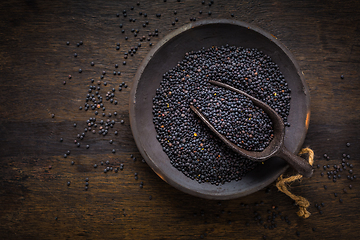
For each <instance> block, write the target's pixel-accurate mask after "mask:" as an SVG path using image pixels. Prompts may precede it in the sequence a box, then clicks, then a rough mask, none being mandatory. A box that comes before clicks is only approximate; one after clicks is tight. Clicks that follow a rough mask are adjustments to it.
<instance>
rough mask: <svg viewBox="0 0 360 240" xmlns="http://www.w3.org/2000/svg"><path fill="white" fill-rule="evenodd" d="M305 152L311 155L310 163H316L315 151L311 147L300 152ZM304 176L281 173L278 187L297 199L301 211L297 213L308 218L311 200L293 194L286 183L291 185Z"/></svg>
mask: <svg viewBox="0 0 360 240" xmlns="http://www.w3.org/2000/svg"><path fill="white" fill-rule="evenodd" d="M305 153H307V154H308V155H309V163H310V165H311V166H312V165H313V163H314V151H313V150H311V149H310V148H303V149H301V151H300V152H299V155H302V154H305ZM302 177H303V176H302V175H300V174H297V175H295V176H291V177H288V178H283V174H281V175H280V177H279V178H278V179H277V182H276V187H277V188H278V190H279V191H281V192H283V193H285V194H286V195H288V196H289V197H290V198H291V199H293V200H294V201H295V203H296V205H298V206H299V211H298V212H297V215H298V216H299V217H303V218H308V217H310V215H311V213H310V212H309V211H308V210H306V209H307V208H308V207H309V206H310V203H309V201H308V200H307V199H306V198H304V197H301V196H296V195H294V194H292V193H291V192H290V191H289V190H288V187H287V185H286V184H288V185H290V183H292V182H294V181H296V180H300V179H301V178H302Z"/></svg>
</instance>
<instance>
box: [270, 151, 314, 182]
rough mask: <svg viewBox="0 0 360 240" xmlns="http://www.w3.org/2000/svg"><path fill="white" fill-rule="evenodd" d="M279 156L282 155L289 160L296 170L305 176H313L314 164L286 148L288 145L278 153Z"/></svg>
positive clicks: (281, 156)
mask: <svg viewBox="0 0 360 240" xmlns="http://www.w3.org/2000/svg"><path fill="white" fill-rule="evenodd" d="M276 156H277V157H280V158H282V159H284V160H285V161H287V163H288V164H289V165H290V166H292V167H293V168H294V169H295V170H296V171H298V172H299V173H300V174H301V175H303V176H304V177H307V178H309V177H311V176H312V174H313V168H312V166H311V165H310V164H309V163H308V162H307V161H306V160H305V159H303V158H302V157H299V156H297V155H295V154H293V153H291V152H289V150H287V149H286V147H284V146H283V147H282V148H280V149H279V151H278V152H277V154H276Z"/></svg>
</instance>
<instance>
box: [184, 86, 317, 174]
mask: <svg viewBox="0 0 360 240" xmlns="http://www.w3.org/2000/svg"><path fill="white" fill-rule="evenodd" d="M209 82H210V83H211V84H214V85H217V86H220V87H223V88H226V89H228V90H231V91H234V92H237V93H239V94H242V95H244V96H246V97H248V98H250V99H251V101H252V102H253V103H254V105H255V106H258V107H259V108H261V109H263V110H264V112H265V113H266V114H267V115H268V116H269V117H270V119H271V121H272V123H273V130H274V138H273V139H272V140H271V142H270V144H269V146H267V147H266V148H265V149H264V150H263V151H261V152H255V151H247V150H245V149H242V148H240V147H238V146H237V145H236V144H235V143H233V142H231V141H229V140H228V139H227V138H226V137H225V136H224V135H222V134H220V133H219V132H218V131H217V130H216V129H215V128H214V126H213V125H211V123H210V122H209V121H208V120H207V119H206V118H205V116H204V115H203V114H202V113H201V112H199V111H198V110H197V108H196V107H194V106H193V105H190V108H191V110H193V111H194V112H195V113H196V115H198V116H199V117H200V119H201V120H202V121H203V122H204V123H205V124H206V125H207V126H208V127H209V128H210V129H211V131H213V132H214V133H215V134H216V136H218V137H219V138H220V139H221V140H222V141H223V142H224V143H225V144H226V145H227V146H228V147H230V148H231V149H232V150H233V151H235V152H237V153H239V154H240V155H242V156H244V157H246V158H248V159H251V160H254V161H259V162H262V161H265V160H267V159H269V158H271V157H279V158H282V159H284V160H285V161H287V162H288V164H290V166H292V167H293V168H294V169H295V170H296V171H298V172H299V173H300V174H301V175H303V176H304V177H311V176H312V174H313V169H312V166H311V165H310V164H309V163H308V162H307V161H306V160H305V159H303V158H301V157H299V156H297V155H295V154H293V153H291V152H289V150H287V149H286V147H285V145H284V135H285V126H284V123H283V121H282V118H281V117H280V116H279V114H277V112H275V111H274V110H273V109H272V108H271V107H270V106H269V105H267V104H265V103H263V102H262V101H260V100H259V99H256V98H254V97H252V96H250V95H249V94H247V93H245V92H243V91H241V90H239V89H236V88H234V87H232V86H230V85H227V84H224V83H221V82H217V81H209Z"/></svg>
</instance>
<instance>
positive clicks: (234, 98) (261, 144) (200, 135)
mask: <svg viewBox="0 0 360 240" xmlns="http://www.w3.org/2000/svg"><path fill="white" fill-rule="evenodd" d="M244 69H245V70H244ZM269 72H271V74H270V73H269ZM207 80H216V81H221V82H224V83H227V84H229V85H232V86H234V87H236V88H238V89H242V90H244V91H246V92H248V93H249V94H250V95H253V96H255V97H257V98H258V99H260V100H262V101H263V102H266V103H267V104H269V105H270V106H271V107H273V108H274V109H275V110H276V111H277V112H278V113H279V114H280V115H281V116H282V117H283V119H284V122H287V116H288V114H289V109H290V90H289V89H288V88H287V83H286V81H285V79H284V77H283V75H282V74H281V72H280V71H279V68H278V66H277V65H276V64H275V63H273V62H272V61H271V59H270V57H268V56H266V55H264V54H263V53H262V52H260V51H258V50H256V49H246V48H241V47H232V46H221V47H215V46H213V47H211V48H210V49H205V48H203V49H201V50H200V51H197V52H189V53H187V54H186V55H185V57H184V59H183V60H182V61H180V62H179V63H178V64H177V66H175V67H174V68H173V69H170V70H169V71H168V72H167V73H165V74H164V75H163V80H162V82H161V84H160V88H159V89H157V92H156V95H155V97H154V99H153V122H154V125H155V129H156V131H157V133H158V136H157V139H158V141H159V142H160V143H161V145H162V147H163V150H164V151H165V153H167V155H168V156H169V159H170V162H171V164H172V165H173V166H174V167H175V168H177V169H178V170H179V171H181V172H183V173H184V174H185V175H186V176H188V177H190V178H191V179H193V180H196V181H198V182H199V183H203V182H210V183H212V184H217V185H218V184H223V183H225V182H228V181H231V180H240V179H241V178H242V176H244V175H245V174H246V172H248V171H250V170H251V169H253V168H254V167H255V166H256V163H254V162H253V161H251V160H247V159H244V158H241V157H239V156H238V155H236V154H235V153H233V152H232V151H231V150H230V149H228V148H227V147H226V146H225V145H224V144H223V143H222V142H221V141H220V140H219V139H217V138H216V137H214V136H213V135H212V133H211V132H210V130H209V129H208V128H207V127H206V126H205V125H204V124H202V123H201V122H200V120H199V119H198V118H197V117H196V116H195V115H194V114H193V112H192V111H190V109H189V105H190V103H191V104H193V105H194V106H195V107H197V108H198V109H199V110H200V111H202V113H203V114H204V115H205V116H206V117H207V118H208V120H209V121H210V122H212V124H213V125H214V126H215V127H216V128H217V130H218V131H222V133H223V134H224V135H225V136H226V137H228V138H229V139H230V140H231V141H234V142H236V141H238V140H239V139H241V138H240V136H241V134H238V132H239V131H240V132H242V135H243V136H242V138H243V139H241V140H240V141H239V142H236V143H237V144H239V145H240V146H241V147H243V148H247V149H248V150H256V151H262V150H263V149H264V148H265V147H266V146H267V145H268V144H269V142H270V141H271V139H272V137H273V135H272V123H271V120H270V119H269V118H268V116H267V115H266V114H264V113H263V112H262V111H260V109H258V108H256V107H255V106H254V105H253V104H252V102H251V101H250V100H249V99H246V98H245V97H244V96H242V95H238V94H234V93H233V92H230V91H227V90H224V89H223V88H220V87H215V86H213V85H211V84H209V83H208V82H207ZM261 88H262V89H263V90H262V89H261ZM200 89H201V90H200ZM275 99H276V100H275ZM239 104H242V105H241V106H240V107H238V106H239ZM242 108H243V109H242ZM237 109H242V110H243V111H242V112H241V110H239V111H238V110H237ZM220 110H221V111H220ZM244 120H245V121H244ZM236 121H237V124H238V125H237V126H236V128H237V129H236V128H235V127H234V125H236V124H233V123H234V122H235V123H236ZM173 124H174V125H173ZM242 125H243V126H242ZM175 126H177V127H175ZM259 130H260V132H257V131H259ZM259 133H260V134H259ZM236 134H238V135H236ZM259 135H260V138H259ZM226 159H232V161H227V160H226Z"/></svg>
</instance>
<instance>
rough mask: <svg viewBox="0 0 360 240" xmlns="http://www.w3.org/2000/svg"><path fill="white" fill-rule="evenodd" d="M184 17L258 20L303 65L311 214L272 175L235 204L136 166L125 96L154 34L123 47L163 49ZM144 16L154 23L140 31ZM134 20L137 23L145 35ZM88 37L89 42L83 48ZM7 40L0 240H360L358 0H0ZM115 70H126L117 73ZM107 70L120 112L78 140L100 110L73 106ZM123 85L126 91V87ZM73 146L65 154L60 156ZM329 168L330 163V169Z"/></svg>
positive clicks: (1, 31)
mask: <svg viewBox="0 0 360 240" xmlns="http://www.w3.org/2000/svg"><path fill="white" fill-rule="evenodd" d="M132 6H133V7H134V9H133V10H131V7H132ZM123 10H126V13H127V17H124V16H123ZM200 10H201V11H202V12H203V13H202V14H199V11H200ZM174 11H177V15H174V13H173V12H174ZM209 11H211V13H212V14H211V15H209V14H208V12H209ZM139 12H142V16H140V15H139ZM117 13H119V15H120V16H119V17H117V16H116V14H117ZM145 13H147V17H146V18H145V17H144V14H145ZM157 13H159V14H161V17H156V14H157ZM231 14H233V16H231ZM130 18H132V19H136V21H135V22H130V21H129V19H130ZM175 18H178V22H175ZM190 18H196V20H201V19H212V18H229V19H236V20H240V21H244V22H248V23H252V24H254V25H256V26H258V27H261V28H263V29H265V30H266V31H268V32H270V33H271V34H273V35H274V36H276V37H277V38H278V39H279V40H280V41H282V42H283V43H284V44H285V45H286V46H287V47H288V48H289V49H290V51H291V52H292V53H293V54H294V56H295V58H296V59H297V61H298V62H299V65H300V68H301V70H302V71H303V73H304V75H305V79H306V82H307V84H308V85H309V88H310V92H311V122H310V128H309V131H308V134H307V137H306V140H305V143H304V147H305V146H306V147H310V148H311V149H313V150H314V152H315V166H316V165H318V164H319V165H320V169H318V168H317V167H315V168H316V170H315V173H314V176H313V177H312V178H311V179H304V180H303V181H301V182H296V183H294V184H292V188H291V191H292V192H293V193H295V194H298V195H301V196H303V197H305V198H307V199H308V200H309V201H310V203H311V206H310V207H309V211H310V212H311V213H312V215H311V216H310V218H308V219H302V218H299V217H298V216H297V215H296V211H297V210H298V208H297V206H295V205H294V204H293V201H292V200H291V199H290V198H289V197H287V196H286V195H284V194H283V193H281V192H278V191H277V189H276V187H275V185H274V184H272V185H270V186H269V187H268V188H266V189H263V190H261V191H259V192H257V193H254V194H252V195H250V196H247V197H244V198H241V199H235V200H229V201H212V200H204V199H200V198H195V197H192V196H190V195H187V194H184V193H182V192H180V191H178V190H176V189H175V188H173V187H171V186H170V185H168V184H167V183H165V182H164V181H162V180H161V179H160V178H159V177H158V176H157V175H156V174H155V173H154V172H153V171H152V170H151V169H150V168H149V167H148V166H147V164H146V163H144V162H142V157H141V155H140V153H139V152H138V150H137V147H136V145H135V142H134V140H133V137H132V134H131V129H130V125H129V114H128V107H129V103H128V99H129V93H130V89H131V87H132V79H133V77H134V75H135V72H136V70H137V67H138V66H139V65H140V63H141V61H142V59H143V58H144V57H145V56H146V54H147V52H148V51H149V50H150V49H151V47H150V46H149V41H147V39H145V41H143V42H142V46H141V48H139V50H138V51H137V53H136V54H135V55H134V56H129V57H128V58H127V59H126V60H125V59H124V53H125V52H126V51H128V49H130V48H131V47H135V46H137V44H138V43H139V42H140V41H139V37H142V36H143V35H144V36H146V38H147V37H148V33H154V32H155V29H158V36H151V37H150V42H151V43H153V44H156V43H157V42H158V41H159V40H160V39H161V38H162V37H164V36H165V35H166V34H168V33H170V32H171V31H172V30H174V29H176V28H178V27H180V26H182V25H184V24H187V23H189V22H190ZM145 21H149V24H148V25H147V26H146V27H143V24H144V23H145ZM172 22H175V25H172ZM120 23H123V28H122V29H124V30H125V33H124V34H123V33H121V29H120V28H119V24H120ZM132 28H134V29H138V30H139V33H138V36H137V37H134V33H133V32H131V29H132ZM125 36H127V37H128V40H125ZM67 41H69V42H70V45H67V44H66V42H67ZM80 41H82V42H83V45H80V46H79V47H77V43H80ZM0 43H1V44H0V73H1V76H0V79H1V86H0V88H1V94H0V100H1V105H0V136H1V139H0V143H1V152H0V161H1V167H0V179H1V180H0V182H1V187H0V238H1V239H200V238H204V239H263V238H264V236H265V238H267V239H293V238H294V239H324V238H327V239H358V232H357V229H358V227H359V226H360V218H359V216H360V214H359V204H360V184H359V182H360V179H356V180H353V181H351V180H349V179H347V175H351V176H354V175H356V174H357V173H359V169H360V163H359V160H358V158H359V156H360V150H359V146H360V137H359V136H360V104H359V102H360V95H359V93H360V92H359V90H360V81H359V73H360V71H359V69H360V4H359V1H356V0H347V1H316V0H315V1H314V0H308V1H285V0H279V1H266V2H264V1H259V0H255V1H237V0H232V1H219V0H215V1H214V3H213V4H212V5H211V6H209V0H207V1H205V4H204V5H203V4H202V1H201V0H196V1H195V0H194V1H191V0H181V1H175V0H168V1H163V0H157V1H140V5H137V1H136V0H134V1H128V0H127V1H80V0H79V1H56V2H54V1H36V0H27V1H20V0H18V1H17V0H12V1H5V2H4V1H3V2H2V3H0ZM116 43H120V44H121V46H120V50H116ZM75 53H77V55H78V56H77V57H74V54H75ZM123 61H126V65H123ZM91 62H94V66H91V64H90V63H91ZM115 64H118V65H119V67H118V68H115V67H114V66H115ZM79 68H81V69H82V73H79V72H78V71H79ZM114 70H116V74H117V71H121V75H113V71H114ZM102 71H106V75H105V76H104V79H103V80H102V81H103V82H104V81H107V83H108V85H107V86H103V85H102V89H101V91H103V92H104V93H105V92H106V90H107V91H109V90H111V88H112V87H114V88H115V89H116V92H115V99H117V101H118V104H117V105H114V104H109V103H107V102H106V104H105V106H106V111H105V112H106V113H108V112H112V113H113V112H114V111H116V112H117V116H112V118H111V119H114V120H116V124H115V126H114V128H113V129H110V131H109V134H108V135H106V136H102V135H99V134H92V133H89V132H88V133H87V135H86V138H85V139H84V140H82V141H81V140H80V142H81V146H80V147H79V148H77V147H76V145H75V144H74V143H73V142H74V139H77V134H78V133H81V132H82V131H83V128H84V127H85V126H86V120H87V119H88V118H89V117H93V116H94V115H93V113H91V112H90V111H88V112H85V111H84V109H83V110H79V106H83V104H84V100H85V97H86V94H87V91H88V86H89V85H91V83H90V79H92V78H93V79H94V80H95V85H96V83H97V81H98V80H100V77H101V75H102ZM69 75H72V77H71V79H69V77H68V76H69ZM341 75H344V78H343V79H341V78H340V76H341ZM64 81H66V85H64V84H63V82H64ZM121 82H125V83H126V84H127V85H128V86H129V87H128V88H124V87H123V90H122V91H121V92H119V91H118V90H117V88H118V85H119V83H121ZM96 86H97V85H96ZM104 93H103V94H104ZM99 112H100V114H101V113H102V111H99ZM52 114H54V117H52ZM100 118H101V117H100V116H99V117H98V118H97V120H99V119H100ZM121 120H124V123H123V124H121V123H120V121H121ZM74 123H76V124H77V127H74V126H73V125H74ZM115 130H117V131H118V135H114V131H115ZM60 138H63V142H60ZM110 139H112V140H114V143H113V144H109V140H110ZM77 140H78V141H79V139H77ZM347 142H349V143H350V144H351V146H350V147H347V146H346V143H347ZM87 144H88V145H90V147H89V149H86V145H87ZM112 149H115V150H116V153H115V154H113V153H112ZM68 150H70V151H71V154H70V155H69V156H67V158H64V157H63V155H64V154H65V153H66V152H67V151H68ZM324 153H326V154H327V155H328V156H329V160H326V159H325V158H324V157H323V154H324ZM343 153H346V154H349V155H350V160H348V162H349V163H351V164H352V167H353V168H352V170H353V174H350V173H349V172H348V170H349V169H351V168H350V166H347V169H346V170H344V171H343V172H342V173H341V178H339V179H337V181H336V183H334V182H333V181H332V179H330V180H329V179H328V177H327V172H328V171H330V170H332V169H333V165H334V164H337V165H339V164H341V161H342V154H343ZM131 155H133V157H135V158H136V161H134V159H133V157H131ZM72 161H74V164H73V165H72V164H71V162H72ZM101 161H103V162H104V165H105V166H101V164H100V162H101ZM106 161H109V162H110V164H109V165H106V163H105V162H106ZM94 164H97V165H98V167H97V168H94V167H93V165H94ZM120 164H124V169H123V170H122V171H121V170H120V171H119V172H118V173H115V172H114V170H113V171H110V172H108V173H106V174H105V173H104V172H103V171H104V168H105V167H106V166H109V167H110V166H112V167H114V168H115V167H119V166H120ZM327 164H329V165H330V169H328V170H325V171H324V170H323V166H324V165H327ZM321 172H324V174H325V176H323V177H322V176H321V175H320V173H321ZM135 173H138V178H139V179H138V180H135V178H134V176H135ZM287 174H292V172H291V171H289V172H288V173H287ZM358 176H359V178H360V175H358ZM86 178H89V186H88V187H89V188H88V190H87V191H86V190H85V179H86ZM68 181H70V182H71V184H70V186H67V182H68ZM140 182H143V188H140ZM350 184H351V185H352V189H350V188H349V185H350ZM324 185H327V190H325V189H324ZM344 189H345V191H346V193H345V192H344ZM334 193H337V197H335V196H334ZM150 196H151V197H150ZM340 198H341V199H342V201H343V202H342V203H340V200H339V199H340ZM321 203H323V204H324V206H321ZM316 204H317V205H320V207H321V209H318V208H316V207H315V206H316ZM279 212H281V213H279ZM273 213H275V214H276V215H274V216H275V220H274V221H275V222H274V223H273V224H271V223H269V222H268V216H270V217H272V216H273V215H272V214H273ZM280 214H281V215H280ZM258 216H261V219H255V218H257V217H258ZM281 216H282V217H283V218H285V216H287V219H289V221H288V222H290V224H289V223H286V221H285V220H282V218H281ZM261 220H263V222H262V223H260V222H261ZM264 224H267V225H268V226H270V225H274V224H276V228H274V229H269V228H265V227H264ZM312 228H315V229H314V230H315V231H313V229H312Z"/></svg>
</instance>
